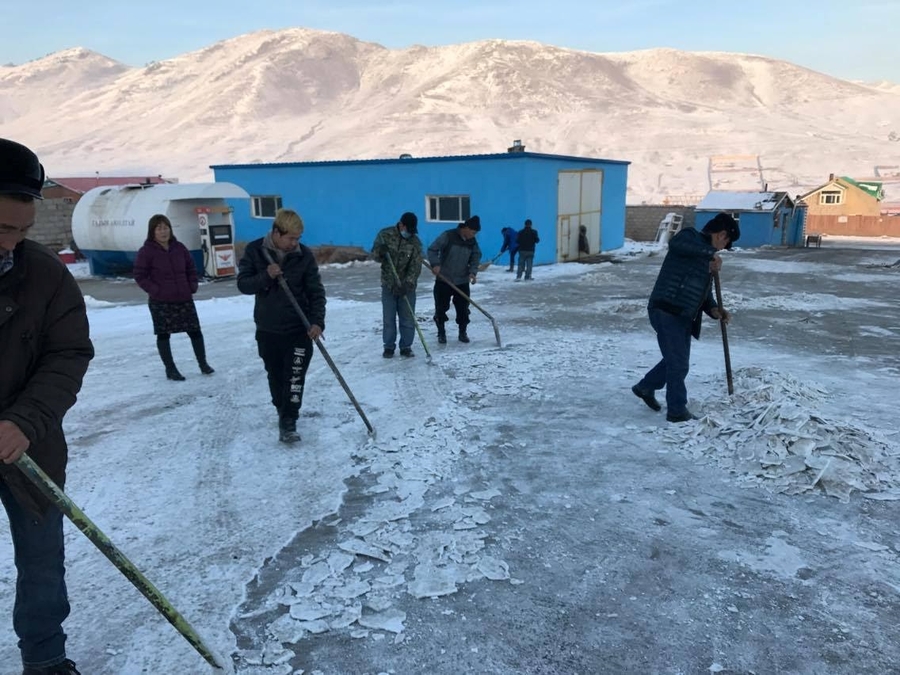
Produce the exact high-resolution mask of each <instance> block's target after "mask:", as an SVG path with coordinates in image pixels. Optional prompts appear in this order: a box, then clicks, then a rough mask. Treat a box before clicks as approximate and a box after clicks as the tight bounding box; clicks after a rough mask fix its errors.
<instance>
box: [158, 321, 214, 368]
mask: <svg viewBox="0 0 900 675" xmlns="http://www.w3.org/2000/svg"><path fill="white" fill-rule="evenodd" d="M187 334H188V337H189V338H190V339H191V347H193V348H194V356H195V357H197V363H199V364H200V365H201V366H202V365H205V364H206V344H205V343H204V342H203V333H202V332H201V331H199V330H189V331H188V332H187ZM171 338H172V336H171V334H170V333H157V335H156V349H157V350H158V351H159V357H160V358H161V359H162V362H163V365H164V366H165V367H166V368H174V367H175V359H174V358H173V357H172V344H171Z"/></svg>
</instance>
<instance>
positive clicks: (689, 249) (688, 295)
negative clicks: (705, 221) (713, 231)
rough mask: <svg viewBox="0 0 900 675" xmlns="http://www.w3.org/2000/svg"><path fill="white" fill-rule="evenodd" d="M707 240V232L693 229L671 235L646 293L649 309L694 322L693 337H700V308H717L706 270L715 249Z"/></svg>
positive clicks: (710, 277) (707, 310)
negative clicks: (654, 280)
mask: <svg viewBox="0 0 900 675" xmlns="http://www.w3.org/2000/svg"><path fill="white" fill-rule="evenodd" d="M710 241H711V240H710V236H709V235H708V234H704V233H703V232H700V231H698V230H695V229H694V228H687V229H684V230H681V231H680V232H679V233H678V234H676V235H675V236H674V237H672V239H671V240H670V241H669V252H668V253H667V254H666V257H665V260H663V264H662V268H660V270H659V276H658V277H657V278H656V284H655V285H654V286H653V292H652V293H651V294H650V303H649V307H650V309H661V310H663V311H665V312H668V313H669V314H674V315H675V316H686V317H689V318H690V319H691V320H692V321H693V322H694V324H693V329H692V331H691V332H692V335H693V336H694V337H695V338H696V337H700V310H703V311H704V312H706V313H707V314H709V313H710V312H711V311H712V310H713V309H714V308H715V307H717V305H716V301H715V299H714V298H713V294H712V275H711V274H710V272H709V263H710V261H711V260H712V259H713V256H714V255H715V254H716V253H717V251H716V248H715V247H714V246H713V245H712V243H710Z"/></svg>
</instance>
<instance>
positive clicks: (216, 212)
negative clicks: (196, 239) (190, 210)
mask: <svg viewBox="0 0 900 675" xmlns="http://www.w3.org/2000/svg"><path fill="white" fill-rule="evenodd" d="M194 211H195V212H196V213H197V221H198V223H199V225H200V249H201V250H202V251H203V268H204V272H205V274H206V276H207V277H211V278H217V277H230V276H234V275H235V259H234V221H233V220H232V216H231V213H232V209H231V208H230V207H228V206H200V207H197V208H196V209H194Z"/></svg>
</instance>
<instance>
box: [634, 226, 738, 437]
mask: <svg viewBox="0 0 900 675" xmlns="http://www.w3.org/2000/svg"><path fill="white" fill-rule="evenodd" d="M740 236H741V232H740V229H739V228H738V224H737V222H736V221H735V220H734V218H732V217H731V216H730V215H728V214H727V213H719V214H717V215H716V216H715V218H713V219H712V220H711V221H709V222H708V223H707V224H706V225H705V226H704V227H703V230H702V231H699V232H698V231H697V230H696V229H694V228H687V229H684V230H681V232H679V233H678V234H676V235H675V236H674V237H672V239H671V240H670V241H669V252H668V253H667V254H666V257H665V260H663V264H662V268H661V269H660V271H659V276H658V277H657V278H656V284H655V285H654V287H653V292H652V293H651V294H650V302H649V304H648V307H647V309H648V312H649V315H650V325H651V326H653V330H655V331H656V340H657V342H658V343H659V351H660V352H661V353H662V359H661V360H660V362H659V363H657V364H656V365H655V366H653V368H651V369H650V370H649V371H648V372H647V374H646V375H644V377H643V379H642V380H641V381H640V382H638V383H637V384H636V385H634V386H633V387H632V388H631V391H632V393H633V394H634V395H635V396H637V397H638V398H639V399H641V400H642V401H644V403H646V404H647V406H649V407H650V408H651V409H652V410H660V409H661V408H662V406H660V404H659V402H658V401H657V400H656V397H655V396H654V392H655V391H657V390H659V389H662V388H663V387H665V388H666V408H667V409H666V420H668V421H669V422H687V421H688V420H692V419H696V417H695V416H694V415H693V414H692V413H691V411H690V410H688V408H687V389H686V388H685V385H684V380H685V378H686V377H687V374H688V370H689V368H690V358H691V336H693V337H695V338H697V339H699V338H700V322H701V318H702V317H701V310H702V311H703V312H705V313H706V314H708V315H709V316H710V317H712V318H713V319H716V320H719V319H722V320H724V321H725V322H726V323H728V321H729V319H730V317H729V315H728V312H726V311H725V310H724V309H722V308H720V307H719V306H718V305H717V304H716V301H715V298H714V297H713V289H712V286H713V279H712V275H713V272H718V271H719V270H720V269H721V267H722V259H721V258H720V257H719V251H721V250H722V249H723V248H724V249H730V248H731V245H732V244H733V243H734V242H736V241H737V240H738V238H739V237H740Z"/></svg>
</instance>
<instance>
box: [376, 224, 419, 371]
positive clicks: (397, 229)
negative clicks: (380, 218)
mask: <svg viewBox="0 0 900 675" xmlns="http://www.w3.org/2000/svg"><path fill="white" fill-rule="evenodd" d="M418 223H419V219H418V218H417V217H416V214H415V213H410V212H408V211H407V212H406V213H404V214H403V215H402V216H400V220H399V221H398V222H397V224H396V225H391V226H390V227H386V228H384V229H383V230H381V231H379V232H378V235H377V236H376V237H375V243H374V244H373V245H372V256H373V257H374V259H375V260H377V261H378V262H380V263H381V313H382V320H383V326H382V340H383V342H384V352H383V353H382V356H384V358H386V359H389V358H391V357H392V356H393V355H394V349H395V347H396V345H397V322H398V320H399V322H400V356H413V355H414V354H413V351H412V343H413V338H414V337H415V334H416V318H415V314H414V313H415V311H416V285H417V284H418V282H419V274H421V272H422V242H421V241H420V240H419V236H418ZM392 263H393V267H392Z"/></svg>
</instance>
